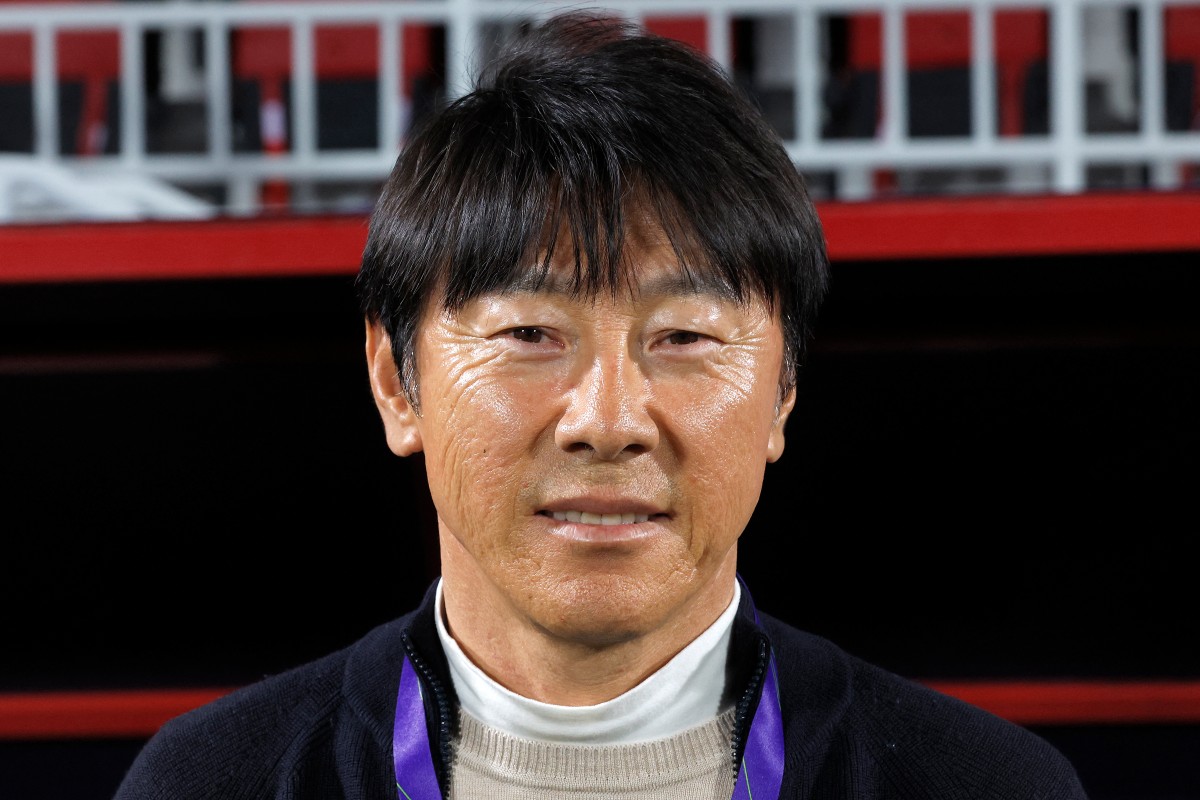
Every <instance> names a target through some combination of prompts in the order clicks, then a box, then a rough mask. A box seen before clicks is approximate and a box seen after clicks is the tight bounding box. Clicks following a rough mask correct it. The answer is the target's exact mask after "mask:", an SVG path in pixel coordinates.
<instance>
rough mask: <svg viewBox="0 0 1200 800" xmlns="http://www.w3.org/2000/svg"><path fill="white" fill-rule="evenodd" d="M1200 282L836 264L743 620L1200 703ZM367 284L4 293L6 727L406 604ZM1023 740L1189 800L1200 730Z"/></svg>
mask: <svg viewBox="0 0 1200 800" xmlns="http://www.w3.org/2000/svg"><path fill="white" fill-rule="evenodd" d="M1196 263H1197V262H1196V254H1195V253H1193V252H1188V253H1157V254H1137V255H1128V254H1126V255H1102V254H1097V255H1090V256H1071V257H1065V256H1063V257H1038V258H1028V257H1026V258H1015V257H1014V258H996V259H991V260H988V259H971V260H970V261H969V262H968V261H965V260H964V261H955V260H939V261H935V260H923V261H888V262H878V263H867V262H838V263H836V264H835V265H834V273H833V282H832V291H831V295H830V298H829V301H828V304H827V305H826V307H825V309H824V311H823V313H822V316H821V318H820V321H819V323H818V326H817V335H816V339H815V341H814V343H813V346H812V350H811V355H810V358H809V361H808V364H807V365H806V366H805V368H804V371H803V375H802V378H801V391H800V396H799V401H798V403H797V408H796V412H795V413H794V414H793V415H792V418H791V421H790V422H789V429H788V437H789V438H788V448H787V452H786V453H785V455H784V457H783V459H782V460H781V461H780V462H779V463H777V464H775V465H772V466H770V467H769V468H768V470H767V478H766V484H765V487H764V492H763V497H762V501H761V504H760V508H759V513H758V515H757V516H756V517H755V519H754V520H753V521H752V523H751V525H750V527H749V528H748V530H747V531H746V533H745V535H744V538H743V545H742V556H741V558H742V572H743V575H744V576H745V577H746V579H747V581H748V582H749V585H750V586H751V588H752V590H753V591H754V594H755V599H756V601H757V603H758V604H759V606H760V607H762V608H764V609H766V610H768V611H770V612H772V613H774V614H775V615H776V616H779V617H782V618H784V619H786V620H788V621H790V622H792V623H794V624H796V625H798V626H801V627H804V628H807V629H809V630H812V631H815V632H817V633H819V634H822V635H825V636H827V637H829V638H831V639H833V640H835V641H837V642H838V643H839V644H841V645H842V646H844V647H845V648H846V649H848V650H850V651H851V652H854V653H856V654H858V655H861V656H863V657H865V658H867V659H869V660H873V661H875V662H877V663H879V664H881V665H883V666H885V667H887V668H889V669H892V670H894V671H897V672H900V673H902V674H905V675H908V676H910V677H914V678H918V679H959V678H989V679H992V678H995V679H1005V678H1047V677H1049V678H1138V679H1145V678H1157V677H1162V678H1168V677H1189V676H1195V675H1197V674H1200V647H1198V646H1197V642H1198V641H1200V615H1198V614H1197V613H1196V603H1195V601H1194V597H1195V573H1196V566H1195V565H1196V559H1195V556H1196V552H1197V548H1196V547H1195V545H1194V544H1193V540H1194V539H1195V537H1196V533H1197V524H1196V512H1195V507H1196V506H1195V501H1196V491H1195V489H1196V479H1197V474H1198V470H1197V468H1196V461H1197V455H1196V454H1197V452H1198V451H1200V423H1198V422H1197V419H1196V418H1197V414H1196V411H1197V409H1198V408H1200V383H1198V380H1197V375H1198V374H1200V373H1198V370H1197V368H1198V367H1200V358H1198V356H1200V316H1198V315H1197V313H1196V308H1197V305H1198V303H1200V272H1198V271H1197V269H1196ZM351 280H352V279H351V278H350V277H349V276H336V277H307V278H274V279H251V278H246V279H230V280H217V279H213V280H203V281H188V280H179V281H162V282H112V283H95V284H89V283H66V284H54V285H0V347H2V348H3V349H2V350H0V403H2V407H3V409H4V420H5V422H4V424H3V426H0V452H2V453H3V459H0V486H3V487H4V488H3V503H4V516H3V522H2V523H0V529H3V530H4V536H3V539H2V541H3V544H2V545H0V547H2V548H3V549H2V550H0V592H2V593H3V596H2V598H0V599H2V602H3V607H4V608H5V613H4V614H3V617H2V619H0V626H2V627H0V646H2V647H3V651H4V653H5V654H6V656H5V657H4V658H3V660H2V661H0V691H24V690H43V689H54V690H60V689H97V688H100V689H104V688H133V687H137V688H144V687H154V686H161V687H182V686H233V685H239V684H242V683H245V682H249V681H252V680H255V679H257V678H259V677H261V676H263V675H266V674H270V673H273V672H277V671H280V670H283V669H286V668H287V667H289V666H293V665H296V664H299V663H301V662H303V661H306V660H308V659H310V658H313V657H316V656H318V655H322V654H324V653H326V652H328V651H331V650H333V649H336V648H338V647H341V646H343V645H345V644H348V643H350V642H352V641H354V640H355V639H357V638H358V637H359V636H361V635H362V634H363V633H364V632H365V631H367V630H368V629H369V628H371V627H372V626H374V625H377V624H379V623H381V622H383V621H385V620H388V619H390V618H391V617H393V616H395V615H397V614H399V613H401V612H403V611H405V610H407V609H408V608H410V607H411V606H413V605H414V604H415V603H416V602H417V601H418V600H419V598H420V596H421V594H422V593H423V592H424V590H425V588H426V587H427V585H428V583H429V582H430V581H431V580H432V579H433V577H434V576H435V575H436V572H437V561H436V548H435V545H434V542H433V538H432V536H433V533H434V521H433V518H432V515H431V509H430V505H429V501H428V496H427V494H426V490H425V488H424V484H423V473H422V465H421V462H420V460H419V458H416V459H409V460H402V459H397V458H395V457H394V456H392V455H391V454H390V452H389V451H388V450H387V448H386V446H385V443H384V438H383V433H382V428H381V425H380V422H379V420H378V417H377V414H376V411H375V408H374V405H373V403H372V401H371V398H370V394H369V390H368V385H367V376H366V370H365V367H364V362H363V354H362V326H361V322H360V319H359V316H358V313H357V310H356V306H355V301H354V297H353V292H352V288H351ZM1037 730H1038V732H1039V733H1042V734H1043V735H1045V736H1046V737H1047V738H1049V739H1050V740H1051V741H1052V742H1054V743H1055V744H1057V745H1058V746H1059V747H1060V748H1061V749H1063V750H1064V752H1066V753H1067V755H1068V756H1069V757H1071V758H1072V759H1073V760H1075V762H1076V763H1077V766H1078V767H1079V770H1080V774H1081V776H1082V777H1083V779H1084V782H1085V785H1086V786H1087V787H1088V788H1089V791H1090V792H1091V793H1092V796H1093V798H1094V800H1116V799H1118V798H1120V799H1121V800H1125V799H1126V798H1128V799H1129V800H1133V798H1140V799H1141V800H1146V799H1147V798H1162V799H1163V800H1165V798H1194V797H1200V758H1197V757H1196V754H1197V753H1200V728H1198V727H1197V726H1194V725H1183V724H1180V725H1155V726H1149V725H1141V726H1122V725H1101V726H1083V725H1080V726H1046V727H1042V728H1039V729H1037ZM141 744H142V742H141V741H140V740H105V741H79V742H58V741H43V742H4V743H0V798H13V799H14V800H39V799H40V798H58V797H64V796H66V795H64V794H63V789H64V786H63V785H62V778H63V775H64V774H71V775H75V776H85V777H83V778H73V779H72V780H71V781H70V786H69V789H70V791H69V794H70V796H71V797H73V798H107V797H109V796H110V795H111V792H112V791H113V789H115V786H116V782H117V781H119V779H120V776H121V774H122V772H123V770H124V768H125V766H127V765H128V762H129V760H131V759H132V758H133V755H134V753H136V751H137V749H138V748H139V747H140V746H141ZM1117 754H1119V758H1117V757H1116V755H1117ZM64 763H67V764H70V767H69V772H68V773H64V772H63V766H62V765H63V764H64Z"/></svg>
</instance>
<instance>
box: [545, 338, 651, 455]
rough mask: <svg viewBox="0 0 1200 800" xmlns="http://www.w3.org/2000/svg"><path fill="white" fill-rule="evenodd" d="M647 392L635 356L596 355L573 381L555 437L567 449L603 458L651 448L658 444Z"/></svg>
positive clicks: (632, 453) (643, 376)
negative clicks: (577, 378)
mask: <svg viewBox="0 0 1200 800" xmlns="http://www.w3.org/2000/svg"><path fill="white" fill-rule="evenodd" d="M649 394H650V393H649V389H648V387H647V385H646V376H645V373H644V372H643V371H642V369H641V367H640V366H639V364H638V363H637V361H636V360H635V359H633V358H630V357H629V356H628V355H627V354H623V353H622V354H615V353H608V354H602V355H600V356H597V357H596V359H595V360H594V361H593V362H592V363H591V364H590V365H589V366H588V367H587V369H586V370H585V371H584V372H583V374H582V375H581V376H580V378H579V380H578V381H577V382H576V383H575V386H574V388H573V389H572V391H571V394H570V396H569V397H568V404H567V408H566V411H565V412H564V413H563V416H562V418H561V419H560V420H559V422H558V427H557V428H556V429H555V432H554V440H555V442H556V443H557V444H558V446H559V447H561V448H562V449H564V450H566V451H568V452H586V453H589V454H591V455H593V456H594V457H595V458H597V459H600V460H604V461H617V460H621V459H623V458H626V457H629V456H633V455H637V454H639V453H646V452H649V451H650V450H653V449H654V448H655V447H656V446H658V425H657V424H656V423H655V421H654V418H653V417H652V416H651V414H650V412H649V409H648V408H647V403H648V401H649Z"/></svg>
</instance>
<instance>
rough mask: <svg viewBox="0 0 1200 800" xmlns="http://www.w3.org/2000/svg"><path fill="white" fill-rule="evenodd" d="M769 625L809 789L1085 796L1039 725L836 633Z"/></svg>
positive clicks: (791, 751) (796, 758) (792, 752)
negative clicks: (916, 676) (849, 643)
mask: <svg viewBox="0 0 1200 800" xmlns="http://www.w3.org/2000/svg"><path fill="white" fill-rule="evenodd" d="M763 625H764V628H765V629H766V630H767V632H768V634H769V636H770V637H771V641H772V646H773V648H774V650H775V654H776V661H777V665H778V670H779V681H780V693H781V703H782V705H783V710H784V717H785V729H786V733H785V737H786V738H788V739H789V742H788V760H789V766H791V765H792V764H793V762H794V766H795V768H797V769H800V770H803V771H804V772H805V773H807V774H810V775H812V776H813V780H814V781H815V783H814V784H813V786H811V787H810V791H809V792H806V793H805V796H810V795H811V796H815V797H821V796H826V795H825V794H823V793H822V789H821V788H819V787H826V788H827V789H828V790H829V791H830V792H831V794H830V796H841V797H892V796H908V794H906V793H909V794H912V796H917V795H922V796H938V797H994V798H1017V797H1020V798H1073V799H1075V800H1078V799H1079V798H1084V797H1085V793H1084V791H1083V789H1082V787H1081V786H1080V784H1079V780H1078V777H1077V776H1076V773H1075V770H1074V768H1073V767H1072V766H1071V765H1070V763H1069V762H1068V761H1067V759H1066V758H1065V757H1064V756H1063V755H1062V754H1061V753H1060V752H1059V751H1058V750H1057V749H1055V748H1054V747H1053V746H1052V745H1050V744H1049V743H1048V742H1047V741H1045V740H1044V739H1042V738H1041V737H1039V736H1037V735H1036V734H1034V733H1033V732H1032V731H1030V730H1028V729H1026V728H1023V727H1021V726H1019V725H1016V724H1014V723H1012V722H1009V721H1008V720H1005V719H1003V718H1001V717H998V716H996V715H994V714H992V713H990V712H988V711H986V710H984V709H982V708H979V707H977V706H974V705H970V704H968V703H966V702H963V701H962V700H959V699H958V698H955V697H951V696H949V695H946V694H943V693H941V692H938V691H936V690H934V689H933V688H931V687H929V686H926V685H925V684H923V683H920V682H918V681H915V680H912V679H910V678H906V677H903V676H901V675H898V674H896V673H894V672H891V671H889V670H887V669H884V668H882V667H880V666H877V665H875V664H871V663H869V662H867V661H864V660H863V659H861V658H858V657H857V656H855V655H852V654H850V653H848V652H846V651H845V650H843V649H842V648H841V647H839V646H838V645H836V644H834V643H833V642H831V641H829V640H828V639H825V638H822V637H820V636H816V635H814V634H811V633H807V632H805V631H801V630H798V629H796V628H794V627H792V626H790V625H787V624H786V623H783V622H781V621H779V620H777V619H773V618H769V617H767V618H765V619H764V623H763ZM866 786H875V787H876V788H877V791H876V790H872V791H867V792H863V791H861V789H862V788H863V787H866ZM852 787H859V791H850V789H851V788H852ZM847 792H849V793H847ZM913 793H915V794H913Z"/></svg>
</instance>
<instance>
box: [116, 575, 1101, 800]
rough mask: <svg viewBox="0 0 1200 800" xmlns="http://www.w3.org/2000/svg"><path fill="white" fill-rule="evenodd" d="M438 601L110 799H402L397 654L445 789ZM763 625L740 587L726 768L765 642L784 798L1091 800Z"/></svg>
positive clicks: (828, 654)
mask: <svg viewBox="0 0 1200 800" xmlns="http://www.w3.org/2000/svg"><path fill="white" fill-rule="evenodd" d="M433 596H434V595H433V588H432V587H431V588H430V591H429V592H428V593H427V594H426V597H425V600H424V602H423V603H422V604H421V607H420V608H418V609H417V610H416V611H414V612H412V613H411V614H407V615H405V616H403V617H401V618H399V619H397V620H394V621H392V622H390V623H387V624H384V625H381V626H379V627H378V628H376V629H374V630H373V631H371V632H370V633H368V634H367V635H366V636H364V637H363V638H362V639H361V640H359V641H358V642H356V643H355V644H353V645H351V646H349V647H347V648H345V649H343V650H340V651H338V652H336V653H333V654H331V655H329V656H326V657H324V658H322V659H319V660H317V661H314V662H311V663H309V664H306V665H304V666H301V667H297V668H296V669H293V670H290V671H288V672H284V673H281V674H279V675H275V676H272V677H269V678H266V679H264V680H262V681H260V682H258V683H255V684H252V685H250V686H247V687H245V688H243V689H239V690H238V691H236V692H234V693H232V694H230V695H228V696H226V697H223V698H221V699H219V700H216V701H214V702H212V703H209V704H208V705H205V706H203V707H201V708H198V709H196V710H194V711H191V712H188V713H186V714H183V715H182V716H180V717H177V718H176V719H174V720H172V721H170V722H168V723H167V724H166V725H165V726H163V728H162V729H161V730H160V731H159V732H158V734H156V735H155V736H154V737H153V738H152V739H151V740H150V742H149V743H148V744H147V745H146V747H145V748H144V749H143V751H142V752H141V754H140V755H139V756H138V758H137V759H136V761H135V762H134V764H133V766H132V767H131V768H130V770H129V772H128V774H127V775H126V777H125V780H124V781H123V782H122V784H121V787H120V788H119V789H118V791H117V795H116V800H150V799H151V798H153V799H154V800H235V799H240V798H247V799H248V798H255V800H259V799H261V798H274V799H275V800H396V798H397V792H396V781H395V776H394V772H393V765H392V724H393V715H394V712H395V704H396V691H397V688H398V685H399V680H400V670H401V665H402V663H403V658H404V655H405V653H406V652H407V654H408V656H409V658H410V659H411V660H412V662H413V664H414V666H415V667H416V669H417V672H418V674H419V675H420V677H421V680H422V683H423V692H422V696H423V698H424V700H425V706H426V708H425V716H426V723H427V725H428V728H429V740H430V742H434V743H435V744H434V746H433V750H434V753H433V756H434V764H435V766H436V768H437V771H438V773H439V779H440V780H441V782H442V786H443V787H445V786H447V785H448V774H449V770H450V764H451V758H452V742H453V740H454V736H455V733H456V730H455V727H456V724H457V720H458V701H457V698H456V697H455V695H454V687H453V685H452V683H451V680H450V674H449V668H448V666H447V664H446V659H445V656H444V654H443V652H442V648H441V644H440V642H439V641H438V638H437V632H436V628H435V626H434V618H433ZM759 617H760V623H756V622H755V621H754V615H753V610H752V609H751V607H750V605H749V595H748V593H746V592H743V594H742V606H741V608H740V609H739V613H738V616H737V618H736V619H735V622H734V628H733V638H732V642H731V644H730V656H731V657H730V660H729V669H730V675H729V681H728V685H729V686H730V690H731V691H732V692H733V693H734V694H733V696H732V698H731V699H733V700H734V702H735V703H736V704H737V706H738V711H737V718H736V723H735V726H734V737H733V743H732V745H731V750H730V768H731V770H732V769H733V767H734V765H735V764H736V763H738V761H739V760H740V755H741V754H740V750H741V747H742V743H743V741H744V737H745V735H746V732H747V730H748V729H749V725H750V721H751V719H752V717H753V714H754V709H755V707H756V706H757V702H758V696H759V693H760V691H761V686H762V679H763V674H764V670H765V666H766V661H767V657H768V652H769V649H773V650H774V654H775V659H776V664H777V666H778V670H779V685H780V702H781V705H782V711H783V724H784V743H785V748H786V752H787V760H786V766H785V772H784V778H783V787H782V790H781V793H780V796H781V798H789V799H791V798H795V799H797V800H800V799H803V800H835V799H836V800H884V799H885V798H886V799H887V800H893V799H894V800H901V799H902V798H903V799H907V798H912V799H913V800H917V799H918V798H919V799H920V800H933V799H936V800H958V799H959V798H962V800H967V798H971V800H984V799H986V798H994V799H995V800H1000V799H1001V798H1004V800H1085V798H1086V795H1085V793H1084V790H1083V788H1082V787H1081V785H1080V783H1079V780H1078V778H1077V776H1076V774H1075V771H1074V769H1073V768H1072V767H1071V765H1070V764H1069V763H1068V762H1067V761H1066V759H1065V758H1064V757H1063V756H1062V755H1061V754H1060V753H1059V752H1058V751H1057V750H1055V749H1054V748H1053V747H1051V746H1050V745H1049V744H1048V743H1047V742H1045V741H1044V740H1042V739H1040V738H1038V737H1037V736H1035V735H1034V734H1033V733H1031V732H1029V731H1027V730H1025V729H1024V728H1021V727H1019V726H1017V725H1014V724H1012V723H1010V722H1007V721H1005V720H1002V719H1000V718H999V717H996V716H994V715H992V714H989V713H987V712H985V711H983V710H981V709H978V708H976V707H974V706H971V705H968V704H966V703H963V702H962V701H960V700H957V699H954V698H952V697H949V696H946V695H943V694H939V693H937V692H935V691H933V690H931V689H929V688H927V687H925V686H922V685H920V684H918V683H915V682H912V681H909V680H906V679H904V678H901V677H899V676H897V675H894V674H892V673H890V672H887V671H885V670H882V669H880V668H878V667H875V666H873V665H871V664H868V663H865V662H863V661H862V660H860V659H858V658H855V657H854V656H851V655H849V654H847V653H845V652H844V651H842V650H841V649H839V648H838V647H837V646H836V645H834V644H832V643H831V642H829V641H827V640H825V639H822V638H820V637H818V636H813V635H812V634H808V633H805V632H803V631H799V630H796V629H795V628H792V627H790V626H788V625H786V624H784V623H782V622H780V621H778V620H776V619H773V618H771V617H769V616H767V615H765V614H760V615H759Z"/></svg>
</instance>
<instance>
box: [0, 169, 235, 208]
mask: <svg viewBox="0 0 1200 800" xmlns="http://www.w3.org/2000/svg"><path fill="white" fill-rule="evenodd" d="M216 214H217V209H216V208H215V207H214V206H213V205H212V204H210V203H208V202H206V201H204V200H201V199H200V198H198V197H195V196H194V195H191V194H188V193H187V192H185V191H183V190H182V189H179V188H177V187H175V186H172V185H170V184H168V183H166V182H164V181H162V180H160V179H158V178H154V177H152V176H149V175H145V174H141V173H136V172H129V171H125V170H117V169H102V170H101V169H86V170H84V169H71V168H69V167H66V166H62V165H60V164H51V163H47V162H46V161H44V160H41V159H36V158H31V157H28V156H4V155H0V223H2V222H68V221H87V220H131V221H132V220H147V219H209V218H211V217H214V216H216Z"/></svg>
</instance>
